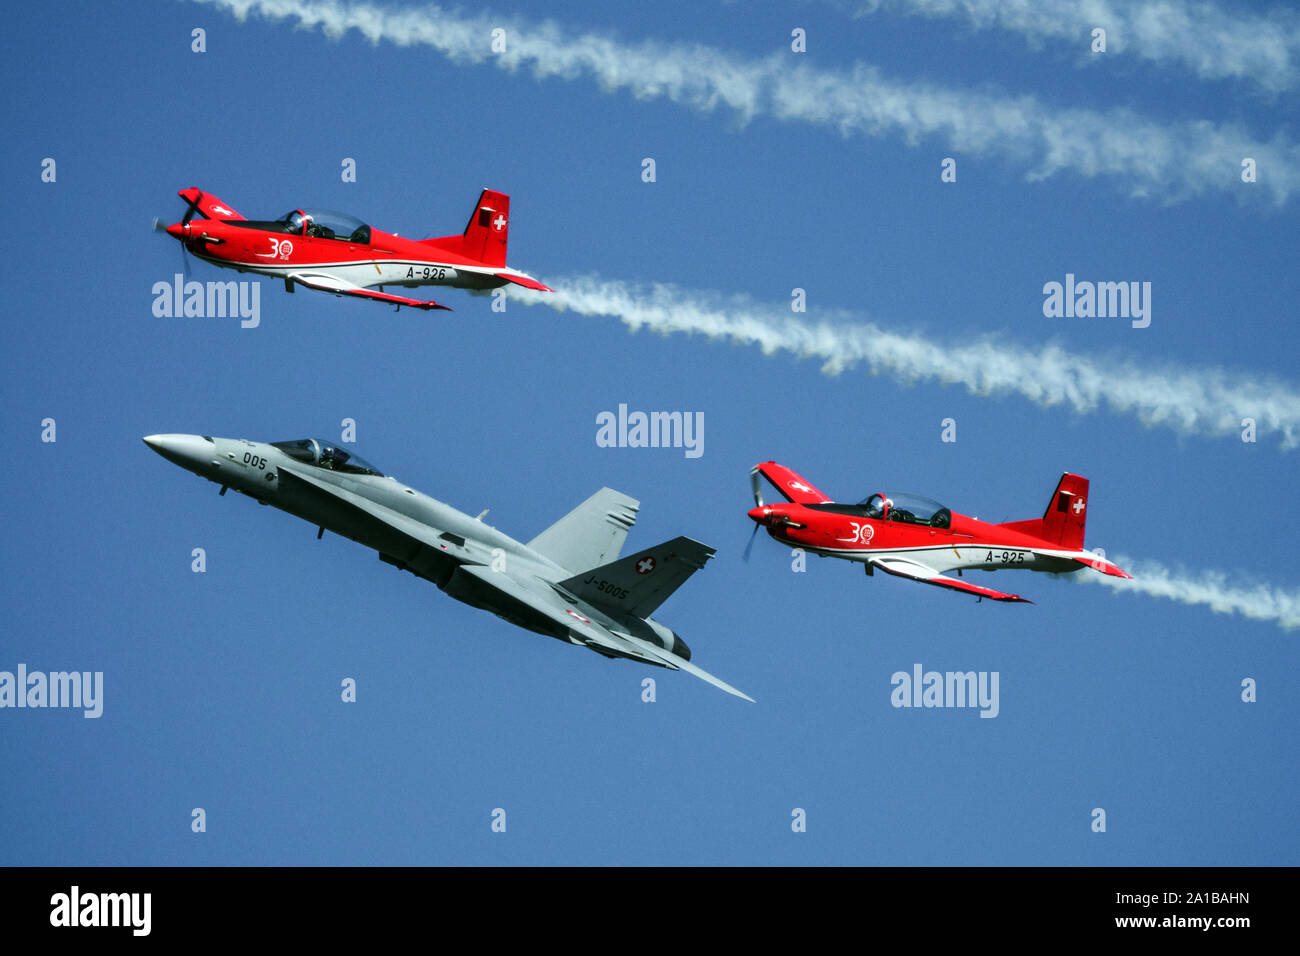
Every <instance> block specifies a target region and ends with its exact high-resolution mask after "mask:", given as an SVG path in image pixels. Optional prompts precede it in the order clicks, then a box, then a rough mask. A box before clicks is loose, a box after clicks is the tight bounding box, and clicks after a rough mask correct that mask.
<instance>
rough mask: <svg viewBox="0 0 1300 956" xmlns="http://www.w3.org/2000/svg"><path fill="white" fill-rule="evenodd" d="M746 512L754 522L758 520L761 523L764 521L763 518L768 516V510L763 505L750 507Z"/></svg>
mask: <svg viewBox="0 0 1300 956" xmlns="http://www.w3.org/2000/svg"><path fill="white" fill-rule="evenodd" d="M748 514H749V517H750V518H751V519H752V520H753V521H756V522H758V523H759V524H763V523H764V519H765V518H766V517H767V516H768V514H769V511H768V509H767V508H763V507H759V508H750V509H749V512H748Z"/></svg>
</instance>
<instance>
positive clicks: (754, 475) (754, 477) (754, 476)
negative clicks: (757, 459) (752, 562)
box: [743, 468, 763, 564]
mask: <svg viewBox="0 0 1300 956" xmlns="http://www.w3.org/2000/svg"><path fill="white" fill-rule="evenodd" d="M749 482H750V484H751V485H752V486H753V489H754V507H756V508H761V507H763V489H762V488H761V487H759V484H758V469H757V468H751V469H750V470H749ZM756 537H758V522H757V521H755V522H754V530H753V531H751V532H750V534H749V543H748V544H746V545H745V553H744V556H743V557H744V559H745V563H746V564H748V563H749V555H750V552H751V551H753V550H754V538H756Z"/></svg>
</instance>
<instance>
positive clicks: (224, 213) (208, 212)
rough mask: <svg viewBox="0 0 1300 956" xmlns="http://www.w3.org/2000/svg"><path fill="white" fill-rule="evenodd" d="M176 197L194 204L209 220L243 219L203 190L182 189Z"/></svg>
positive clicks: (192, 187)
mask: <svg viewBox="0 0 1300 956" xmlns="http://www.w3.org/2000/svg"><path fill="white" fill-rule="evenodd" d="M176 195H178V196H180V197H181V198H182V199H184V200H185V201H186V202H187V203H193V204H194V206H195V207H197V208H198V210H199V212H201V213H202V214H203V215H205V216H206V217H207V218H209V219H243V218H244V217H243V216H241V215H240V214H239V213H237V212H235V210H233V209H231V208H230V207H229V206H227V205H226V204H225V203H223V202H222V201H221V200H220V199H218V198H217V197H216V196H214V195H212V193H205V192H204V191H203V190H201V189H197V188H195V187H194V186H191V187H190V188H189V189H182V190H181V191H180V192H178V193H177V194H176Z"/></svg>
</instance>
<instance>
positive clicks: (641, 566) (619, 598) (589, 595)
mask: <svg viewBox="0 0 1300 956" xmlns="http://www.w3.org/2000/svg"><path fill="white" fill-rule="evenodd" d="M714 553H715V552H714V549H713V548H710V547H709V546H708V545H707V544H700V542H698V541H694V540H692V539H690V538H673V539H672V540H671V541H665V542H664V543H663V544H658V545H655V546H654V547H653V548H646V549H645V550H644V551H638V552H637V553H636V554H632V555H628V556H627V557H626V558H623V559H621V560H619V561H614V562H612V563H610V564H605V565H601V566H600V567H596V568H592V569H591V570H590V571H583V572H582V573H581V574H577V575H574V576H573V577H571V578H568V579H567V580H564V581H560V582H559V585H558V586H559V587H561V588H563V589H564V590H566V591H568V592H569V593H570V594H572V595H573V596H574V597H576V598H578V599H580V600H582V601H586V602H587V603H588V604H590V605H592V606H593V607H596V608H599V609H600V610H602V611H605V612H606V613H613V614H615V615H620V614H632V615H634V616H636V617H642V618H644V617H649V616H650V615H651V614H653V613H654V612H655V609H656V608H658V607H659V605H661V604H663V603H664V601H666V600H668V598H669V596H670V595H671V594H672V593H673V592H674V591H676V590H677V589H678V588H679V587H681V585H682V583H683V582H684V581H685V580H686V579H687V578H689V577H690V576H691V575H692V574H694V573H695V572H696V571H698V570H699V569H700V568H702V567H704V562H705V561H707V560H709V558H711V557H713V555H714Z"/></svg>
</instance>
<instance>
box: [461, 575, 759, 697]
mask: <svg viewBox="0 0 1300 956" xmlns="http://www.w3.org/2000/svg"><path fill="white" fill-rule="evenodd" d="M456 573H457V574H466V575H470V576H471V577H473V578H475V579H477V580H478V581H479V582H480V583H482V584H487V585H489V586H491V587H492V588H494V589H496V590H497V591H500V592H502V593H503V594H505V595H507V596H508V597H510V598H512V599H514V600H516V601H522V602H524V603H525V604H527V605H529V606H530V607H531V608H532V609H533V610H535V611H536V612H537V613H539V614H541V615H543V616H545V617H547V618H549V619H550V620H551V621H553V622H555V623H556V624H558V625H560V626H561V627H562V628H564V629H566V630H567V631H568V632H569V634H570V636H571V639H573V640H575V641H577V642H579V643H582V644H585V645H587V646H588V647H590V648H591V649H592V650H602V649H603V650H605V651H610V652H612V653H614V654H616V655H619V656H622V657H632V658H636V659H638V660H643V661H647V662H649V663H652V664H660V665H662V666H664V667H669V668H672V669H674V670H683V671H686V673H688V674H692V675H694V676H696V677H698V678H700V680H703V681H708V682H709V683H710V684H712V685H713V686H714V687H717V688H720V689H721V690H725V691H726V692H727V693H728V694H734V695H735V696H737V697H741V698H744V699H745V700H747V701H749V702H750V703H751V704H752V703H753V702H754V698H752V697H750V696H749V695H748V694H745V693H742V692H741V691H738V690H736V688H734V687H732V686H731V685H730V684H728V683H727V682H726V681H723V680H720V679H718V678H717V677H714V676H713V675H712V674H710V673H709V672H708V671H706V670H704V669H703V668H701V667H697V666H696V665H694V664H692V663H691V662H690V661H688V660H686V659H685V658H682V657H678V656H677V655H676V654H674V653H672V652H671V651H666V650H664V649H663V648H662V647H660V646H659V645H657V644H652V643H651V642H650V641H646V640H642V639H641V638H639V637H633V636H632V635H631V634H624V633H622V632H621V631H615V630H613V629H611V628H609V627H606V626H605V625H604V624H601V623H599V622H598V621H596V620H594V619H593V617H592V615H594V614H595V613H596V612H594V611H592V610H591V609H590V608H588V607H586V606H585V605H582V604H577V603H570V602H568V601H566V600H565V599H564V598H563V596H562V595H561V594H559V592H557V591H555V590H554V589H553V588H550V587H547V586H546V585H544V584H543V583H542V582H541V581H538V580H535V579H533V580H529V581H524V580H520V579H519V578H516V577H514V576H513V575H510V574H507V573H506V572H504V571H493V570H492V569H491V568H490V567H484V566H483V565H481V564H479V565H461V567H460V568H459V569H458V570H457V572H456Z"/></svg>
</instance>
